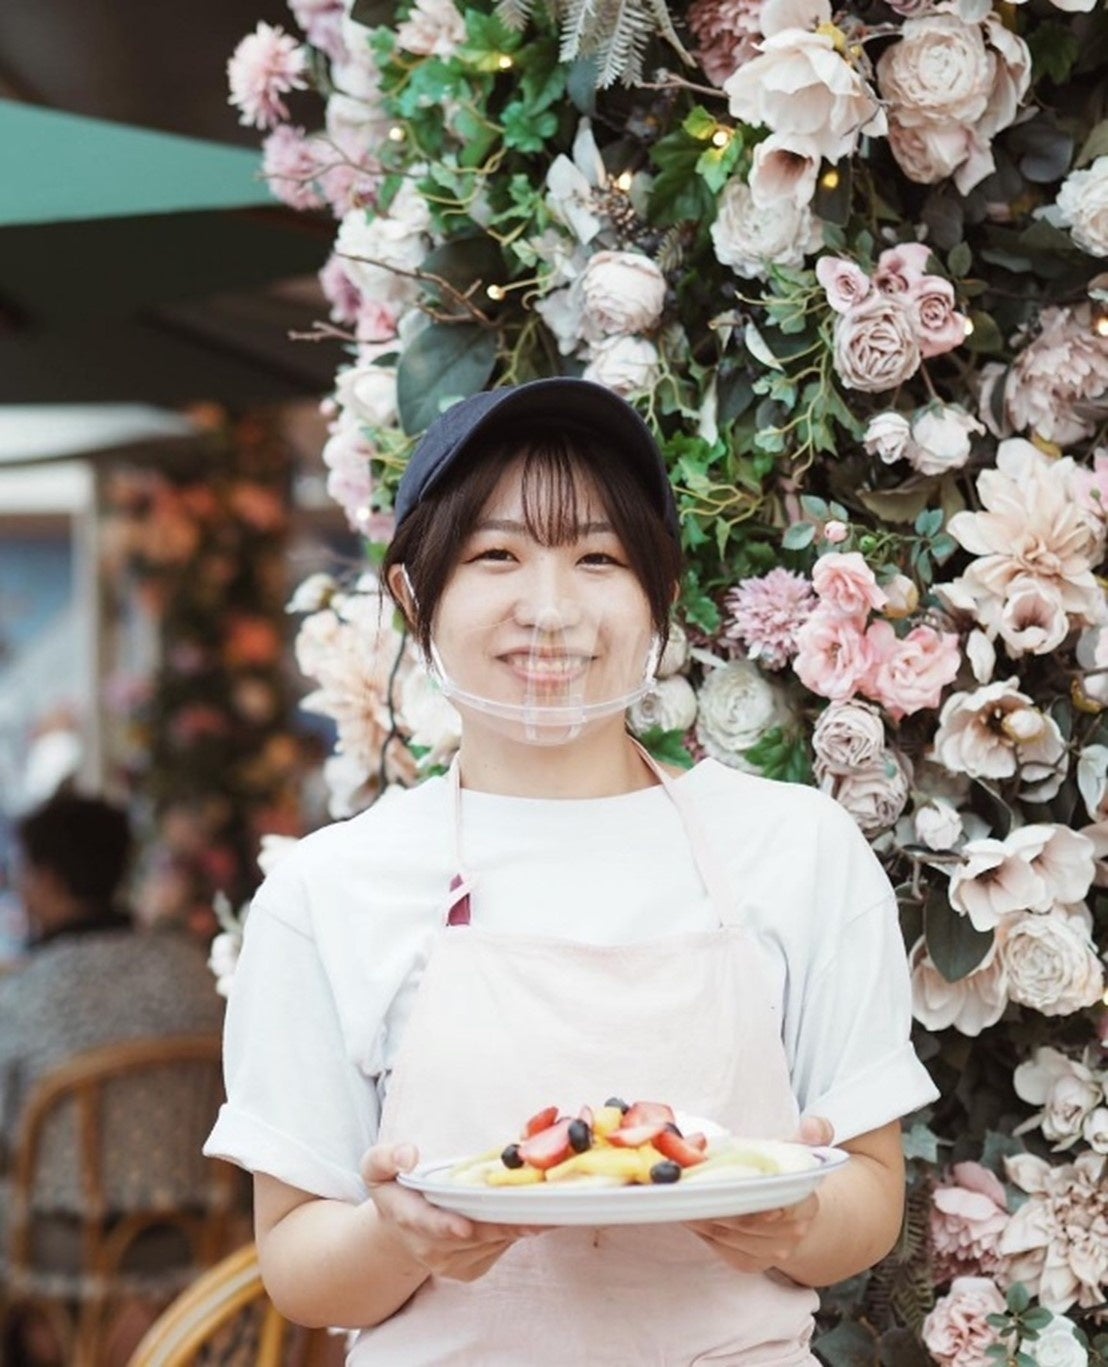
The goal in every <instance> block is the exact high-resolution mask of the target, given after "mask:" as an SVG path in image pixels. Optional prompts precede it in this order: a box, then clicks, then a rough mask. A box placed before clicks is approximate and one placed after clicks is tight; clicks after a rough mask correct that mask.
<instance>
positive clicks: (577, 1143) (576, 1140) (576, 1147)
mask: <svg viewBox="0 0 1108 1367" xmlns="http://www.w3.org/2000/svg"><path fill="white" fill-rule="evenodd" d="M566 1137H567V1139H568V1140H569V1147H570V1148H571V1149H572V1150H573V1152H574V1153H584V1152H585V1150H586V1149H591V1148H592V1130H590V1129H589V1126H588V1122H587V1121H584V1120H571V1121H570V1122H569V1129H568V1131H567V1132H566Z"/></svg>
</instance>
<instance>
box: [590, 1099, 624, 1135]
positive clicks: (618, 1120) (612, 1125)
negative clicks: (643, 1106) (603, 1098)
mask: <svg viewBox="0 0 1108 1367" xmlns="http://www.w3.org/2000/svg"><path fill="white" fill-rule="evenodd" d="M622 1124H623V1112H622V1111H621V1110H620V1109H619V1107H618V1106H601V1107H600V1109H599V1110H598V1111H597V1112H596V1113H595V1114H594V1115H593V1120H592V1132H593V1134H594V1135H595V1136H596V1138H597V1139H603V1138H605V1137H606V1136H607V1135H610V1134H611V1133H612V1131H613V1130H618V1129H619V1127H620V1126H621V1125H622Z"/></svg>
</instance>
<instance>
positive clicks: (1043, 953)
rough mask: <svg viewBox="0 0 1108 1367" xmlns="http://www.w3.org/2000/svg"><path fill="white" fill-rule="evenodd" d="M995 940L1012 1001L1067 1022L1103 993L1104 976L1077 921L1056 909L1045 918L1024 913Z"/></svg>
mask: <svg viewBox="0 0 1108 1367" xmlns="http://www.w3.org/2000/svg"><path fill="white" fill-rule="evenodd" d="M997 937H998V939H999V941H1000V956H1001V959H1002V960H1003V963H1004V967H1005V970H1006V971H1007V974H1008V995H1009V997H1010V998H1011V1000H1012V1001H1014V1002H1019V1003H1020V1004H1021V1005H1023V1006H1029V1007H1031V1008H1032V1009H1033V1010H1035V1011H1040V1012H1041V1013H1042V1014H1043V1015H1044V1016H1069V1015H1072V1014H1073V1013H1074V1012H1075V1011H1081V1010H1084V1008H1085V1007H1087V1006H1093V1005H1094V1004H1095V1003H1096V1001H1097V999H1098V998H1099V997H1100V994H1101V992H1103V990H1104V970H1103V968H1102V966H1101V963H1100V960H1099V959H1098V958H1097V954H1096V949H1095V947H1094V945H1093V943H1092V941H1091V940H1090V938H1089V933H1088V931H1087V930H1086V929H1085V927H1084V925H1083V924H1082V922H1081V919H1080V918H1079V917H1078V916H1073V915H1069V914H1068V913H1067V912H1066V911H1065V910H1064V909H1062V908H1057V907H1056V908H1055V909H1054V910H1053V911H1052V912H1050V913H1048V914H1047V915H1045V916H1044V915H1035V914H1034V913H1030V912H1028V913H1024V914H1022V915H1019V916H1014V917H1012V918H1011V919H1010V920H1007V921H1005V922H1003V923H1002V924H1001V925H1000V926H999V927H998V929H997Z"/></svg>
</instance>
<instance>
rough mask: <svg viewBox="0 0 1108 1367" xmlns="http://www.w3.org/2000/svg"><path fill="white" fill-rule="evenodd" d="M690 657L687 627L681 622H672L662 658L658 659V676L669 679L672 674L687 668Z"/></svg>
mask: <svg viewBox="0 0 1108 1367" xmlns="http://www.w3.org/2000/svg"><path fill="white" fill-rule="evenodd" d="M688 659H689V638H688V635H687V634H686V632H685V628H684V627H683V626H682V625H681V624H680V622H671V623H670V625H669V635H668V636H667V637H666V644H665V649H664V650H663V651H662V658H661V659H660V660H659V661H658V671H657V673H658V678H659V679H668V678H669V676H670V675H671V674H677V673H679V672H680V671H681V670H682V669H684V668H685V665H686V664H687V663H688Z"/></svg>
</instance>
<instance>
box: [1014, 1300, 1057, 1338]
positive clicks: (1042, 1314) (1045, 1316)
mask: <svg viewBox="0 0 1108 1367" xmlns="http://www.w3.org/2000/svg"><path fill="white" fill-rule="evenodd" d="M1053 1318H1054V1315H1053V1314H1052V1313H1051V1311H1049V1310H1048V1309H1047V1308H1046V1306H1045V1305H1035V1306H1032V1308H1031V1309H1030V1310H1028V1312H1027V1314H1026V1315H1022V1316H1021V1317H1020V1319H1021V1322H1022V1324H1023V1327H1024V1328H1025V1329H1030V1330H1032V1331H1033V1332H1034V1333H1036V1334H1037V1333H1038V1332H1039V1330H1040V1329H1045V1328H1046V1327H1047V1325H1048V1324H1049V1323H1050V1322H1051V1320H1052V1319H1053Z"/></svg>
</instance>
